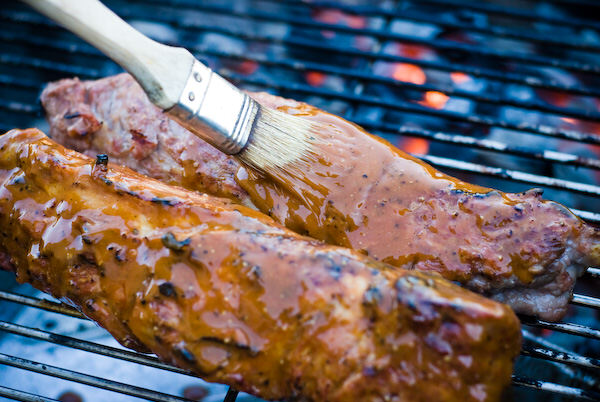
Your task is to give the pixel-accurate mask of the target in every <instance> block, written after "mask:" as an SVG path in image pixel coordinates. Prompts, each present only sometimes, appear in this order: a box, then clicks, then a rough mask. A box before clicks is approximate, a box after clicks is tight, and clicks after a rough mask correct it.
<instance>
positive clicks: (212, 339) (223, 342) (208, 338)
mask: <svg viewBox="0 0 600 402" xmlns="http://www.w3.org/2000/svg"><path fill="white" fill-rule="evenodd" d="M200 340H201V341H204V342H212V343H218V344H221V345H226V346H232V347H234V348H236V349H239V350H241V351H244V352H248V353H250V355H251V356H256V355H257V354H258V350H256V348H253V347H251V346H250V345H246V344H244V343H241V342H236V341H234V340H233V339H230V338H225V339H222V338H218V337H216V336H203V337H201V338H200Z"/></svg>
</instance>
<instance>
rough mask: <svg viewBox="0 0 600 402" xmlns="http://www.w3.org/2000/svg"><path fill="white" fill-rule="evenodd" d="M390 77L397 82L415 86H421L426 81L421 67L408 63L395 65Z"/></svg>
mask: <svg viewBox="0 0 600 402" xmlns="http://www.w3.org/2000/svg"><path fill="white" fill-rule="evenodd" d="M392 77H394V79H396V80H398V81H403V82H411V83H413V84H417V85H423V84H425V81H427V76H426V75H425V72H424V71H423V69H422V68H421V67H419V66H415V65H414V64H408V63H398V64H396V65H395V66H394V72H393V74H392Z"/></svg>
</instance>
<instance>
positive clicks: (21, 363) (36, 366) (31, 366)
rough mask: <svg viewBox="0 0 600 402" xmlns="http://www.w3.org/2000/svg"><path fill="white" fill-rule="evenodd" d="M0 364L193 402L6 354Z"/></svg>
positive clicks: (163, 401) (166, 401) (159, 399)
mask: <svg viewBox="0 0 600 402" xmlns="http://www.w3.org/2000/svg"><path fill="white" fill-rule="evenodd" d="M0 364H6V365H8V366H12V367H16V368H20V369H23V370H28V371H32V372H34V373H39V374H44V375H49V376H52V377H56V378H61V379H63V380H68V381H75V382H78V383H81V384H86V385H90V386H93V387H97V388H102V389H106V390H109V391H114V392H118V393H121V394H125V395H130V396H134V397H137V398H142V399H147V400H151V401H155V402H191V401H190V400H189V399H185V398H180V397H178V396H175V395H169V394H164V393H162V392H158V391H152V390H149V389H146V388H141V387H136V386H134V385H129V384H124V383H121V382H117V381H112V380H108V379H106V378H101V377H96V376H92V375H89V374H84V373H80V372H77V371H73V370H67V369H63V368H60V367H56V366H51V365H49V364H43V363H39V362H35V361H32V360H27V359H22V358H20V357H15V356H10V355H6V354H4V353H0Z"/></svg>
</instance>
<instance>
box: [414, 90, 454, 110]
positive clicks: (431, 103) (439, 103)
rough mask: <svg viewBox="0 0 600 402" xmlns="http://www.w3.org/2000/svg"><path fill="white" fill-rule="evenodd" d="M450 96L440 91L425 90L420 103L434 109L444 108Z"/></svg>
mask: <svg viewBox="0 0 600 402" xmlns="http://www.w3.org/2000/svg"><path fill="white" fill-rule="evenodd" d="M448 99H450V97H449V96H448V95H446V94H443V93H441V92H438V91H427V92H425V96H423V100H422V101H420V102H419V103H420V104H421V105H423V106H427V107H431V108H434V109H443V108H444V106H446V102H448Z"/></svg>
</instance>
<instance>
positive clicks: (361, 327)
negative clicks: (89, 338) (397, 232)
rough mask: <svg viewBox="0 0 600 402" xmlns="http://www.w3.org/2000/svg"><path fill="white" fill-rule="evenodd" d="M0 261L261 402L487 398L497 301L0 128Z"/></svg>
mask: <svg viewBox="0 0 600 402" xmlns="http://www.w3.org/2000/svg"><path fill="white" fill-rule="evenodd" d="M0 234H1V236H0V263H1V264H2V266H3V268H5V269H11V270H14V271H15V272H16V274H17V278H18V279H19V281H21V282H30V283H32V284H33V285H34V286H36V287H38V288H40V289H42V290H44V291H46V292H49V293H51V294H53V295H54V296H56V297H59V298H62V299H64V300H68V301H70V302H71V303H73V304H74V305H76V306H77V307H78V308H80V309H81V311H83V312H84V313H85V314H86V315H87V316H89V317H91V318H92V319H94V320H96V321H97V322H98V323H99V324H100V325H102V326H103V327H104V328H106V329H107V330H108V331H110V332H111V333H112V334H113V335H114V336H115V337H116V338H117V340H119V342H121V343H122V344H123V345H125V346H128V347H133V348H135V349H138V350H150V351H152V352H154V353H156V354H157V355H158V356H159V357H160V358H161V359H162V360H164V361H167V362H170V363H173V364H176V365H178V366H180V367H183V368H186V369H190V370H192V371H194V372H195V373H197V374H199V375H201V376H202V377H203V378H206V379H207V380H209V381H219V382H223V383H227V384H230V385H233V386H235V387H237V388H238V389H240V390H244V391H248V392H250V393H252V394H255V395H258V396H261V397H263V398H266V399H289V400H303V401H324V400H327V401H356V400H361V401H384V400H385V401H431V400H438V401H465V400H469V401H486V400H489V401H494V400H498V398H499V395H500V393H501V390H502V389H503V388H504V387H505V386H506V385H507V384H508V383H509V381H510V374H511V372H512V360H513V359H514V358H515V357H516V355H517V354H518V352H519V349H520V329H519V323H518V320H517V318H516V317H515V315H514V314H513V313H512V311H511V310H510V309H509V308H508V307H506V306H504V305H502V304H499V303H496V302H493V301H491V300H488V299H485V298H483V297H481V296H478V295H476V294H473V293H471V292H469V291H467V290H464V289H462V288H460V287H458V286H455V285H453V284H451V283H449V282H446V281H445V280H443V279H441V278H439V277H438V276H437V275H429V274H424V273H419V272H409V271H405V270H401V269H396V268H392V267H390V266H387V265H385V264H383V263H380V262H376V261H374V260H372V259H370V258H368V257H366V256H364V255H362V254H360V253H358V252H356V251H352V250H348V249H344V248H340V247H335V246H329V245H325V244H323V243H321V242H318V241H315V240H311V239H308V238H305V237H302V236H299V235H298V234H296V233H293V232H291V231H290V230H288V229H286V228H284V227H282V226H280V225H278V224H276V223H275V222H273V221H272V220H271V219H270V218H268V217H266V216H264V215H262V214H260V213H258V212H256V211H253V210H251V209H248V208H245V207H242V206H238V205H234V204H231V203H229V202H227V201H224V200H221V199H216V198H213V197H209V196H206V195H199V194H197V193H194V192H189V191H186V190H183V189H180V188H176V187H171V186H168V185H165V184H163V183H161V182H158V181H155V180H152V179H149V178H147V177H144V176H141V175H138V174H136V173H134V172H132V171H130V170H128V169H124V168H119V167H116V166H111V164H107V163H106V159H105V158H102V157H100V158H97V159H96V160H95V161H94V160H92V159H89V158H87V157H84V156H83V155H80V154H78V153H76V152H74V151H69V150H66V149H65V148H63V147H61V146H59V145H57V144H55V143H53V142H52V141H51V140H49V139H47V138H46V137H45V136H44V135H43V134H42V133H40V132H39V131H36V130H25V131H17V130H14V131H12V132H10V133H8V134H5V135H3V136H1V137H0Z"/></svg>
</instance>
